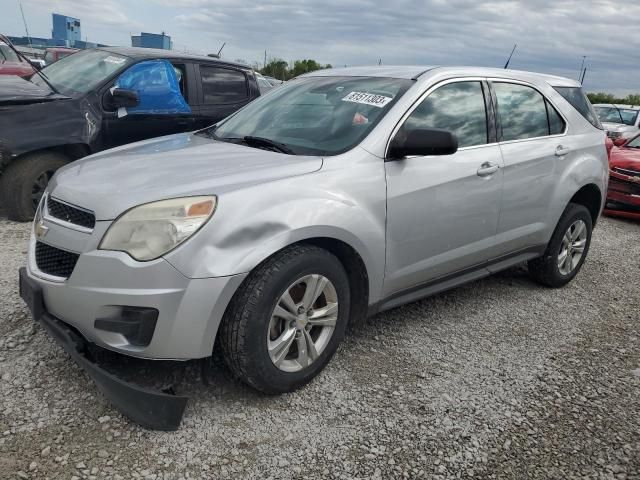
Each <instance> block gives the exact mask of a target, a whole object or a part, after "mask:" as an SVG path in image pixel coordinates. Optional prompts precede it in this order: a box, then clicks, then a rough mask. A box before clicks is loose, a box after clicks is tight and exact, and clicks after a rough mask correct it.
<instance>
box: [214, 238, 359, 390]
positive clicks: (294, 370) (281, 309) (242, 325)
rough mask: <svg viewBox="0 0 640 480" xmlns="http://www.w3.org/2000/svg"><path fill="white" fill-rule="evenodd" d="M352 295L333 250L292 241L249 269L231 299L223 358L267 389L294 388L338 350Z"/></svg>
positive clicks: (243, 377) (222, 338) (241, 375)
mask: <svg viewBox="0 0 640 480" xmlns="http://www.w3.org/2000/svg"><path fill="white" fill-rule="evenodd" d="M349 302H350V298H349V283H348V278H347V274H346V272H345V271H344V268H343V266H342V264H341V263H340V261H339V260H338V259H337V258H336V257H335V256H334V255H332V254H331V253H329V252H327V251H326V250H323V249H320V248H317V247H315V246H311V245H298V246H294V247H290V248H287V249H285V250H283V251H282V252H280V253H278V254H276V255H274V256H273V257H272V258H270V259H269V260H267V261H266V262H265V263H263V264H262V265H260V266H259V267H258V268H257V269H256V270H255V271H254V272H252V273H251V274H250V276H249V277H248V278H247V279H246V280H245V282H244V284H243V286H242V287H241V289H240V290H239V291H238V293H236V295H235V297H234V299H233V300H232V302H231V304H230V306H229V309H228V311H227V314H226V315H225V319H224V321H223V325H222V326H221V331H220V344H221V346H222V350H223V355H224V358H225V361H226V363H227V365H228V366H229V367H230V368H231V370H232V371H233V372H234V373H235V374H236V375H237V376H238V377H239V378H240V379H241V380H242V381H244V382H245V383H247V384H249V385H250V386H252V387H254V388H256V389H258V390H260V391H262V392H265V393H270V394H275V393H283V392H289V391H292V390H295V389H296V388H298V387H300V386H302V385H304V384H306V383H307V382H309V381H310V380H311V379H312V378H314V377H315V376H316V375H317V374H318V373H320V371H321V370H322V369H323V368H324V367H325V366H326V364H327V363H328V362H329V360H330V359H331V357H332V356H333V354H334V353H335V351H336V349H337V348H338V345H339V344H340V341H341V340H342V338H343V337H344V332H345V328H346V325H347V323H348V315H349Z"/></svg>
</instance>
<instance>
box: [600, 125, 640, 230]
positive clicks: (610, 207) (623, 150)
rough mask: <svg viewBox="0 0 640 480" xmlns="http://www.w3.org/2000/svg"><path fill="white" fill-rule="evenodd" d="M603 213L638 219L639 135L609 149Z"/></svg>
mask: <svg viewBox="0 0 640 480" xmlns="http://www.w3.org/2000/svg"><path fill="white" fill-rule="evenodd" d="M616 143H617V142H616ZM605 213H606V214H609V215H613V216H618V217H626V218H634V219H638V220H640V135H637V136H635V137H633V138H632V139H630V140H628V141H626V142H625V143H622V144H621V145H619V146H614V147H613V148H612V149H611V153H610V155H609V189H608V191H607V204H606V207H605Z"/></svg>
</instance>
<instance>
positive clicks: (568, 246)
mask: <svg viewBox="0 0 640 480" xmlns="http://www.w3.org/2000/svg"><path fill="white" fill-rule="evenodd" d="M586 245H587V225H586V224H585V223H584V221H583V220H576V221H575V222H573V223H572V224H571V226H569V228H568V229H567V231H566V232H565V234H564V236H563V237H562V242H561V244H560V252H559V253H558V270H559V271H560V273H561V274H562V275H569V274H570V273H571V272H573V271H574V270H575V268H576V267H577V266H578V264H579V263H580V260H581V259H582V255H583V254H584V249H585V246H586Z"/></svg>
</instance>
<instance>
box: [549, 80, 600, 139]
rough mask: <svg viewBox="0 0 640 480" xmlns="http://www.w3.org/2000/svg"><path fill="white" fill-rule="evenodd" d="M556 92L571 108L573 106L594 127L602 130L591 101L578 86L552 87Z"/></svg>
mask: <svg viewBox="0 0 640 480" xmlns="http://www.w3.org/2000/svg"><path fill="white" fill-rule="evenodd" d="M553 88H554V89H555V91H556V92H558V93H559V94H560V95H562V96H563V98H564V99H565V100H566V101H567V102H569V103H570V104H571V105H572V106H573V108H575V109H576V110H577V111H578V112H580V115H582V116H583V117H584V118H586V119H587V121H588V122H589V123H590V124H591V125H593V126H594V127H596V128H599V129H600V130H602V129H603V128H602V125H601V124H600V120H598V116H597V115H596V112H595V111H594V110H593V106H592V105H591V102H590V101H589V99H588V98H587V96H586V95H585V94H584V91H583V90H582V88H580V87H553Z"/></svg>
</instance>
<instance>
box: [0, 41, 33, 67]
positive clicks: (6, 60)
mask: <svg viewBox="0 0 640 480" xmlns="http://www.w3.org/2000/svg"><path fill="white" fill-rule="evenodd" d="M34 73H35V68H34V67H33V65H31V64H30V63H29V62H27V61H26V60H25V59H24V58H23V57H21V56H20V55H18V52H16V49H15V47H14V46H13V44H12V43H11V42H10V41H9V39H8V38H7V37H5V36H4V35H0V75H18V76H19V77H30V76H31V75H33V74H34Z"/></svg>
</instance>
